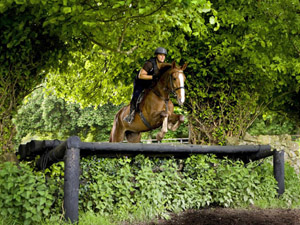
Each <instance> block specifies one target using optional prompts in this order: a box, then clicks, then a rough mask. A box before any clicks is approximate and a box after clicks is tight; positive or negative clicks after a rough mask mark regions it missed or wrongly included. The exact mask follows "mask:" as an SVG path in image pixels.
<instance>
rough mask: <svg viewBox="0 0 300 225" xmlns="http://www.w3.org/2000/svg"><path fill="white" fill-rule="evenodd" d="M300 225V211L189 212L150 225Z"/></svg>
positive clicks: (226, 210)
mask: <svg viewBox="0 0 300 225" xmlns="http://www.w3.org/2000/svg"><path fill="white" fill-rule="evenodd" d="M216 224H218V225H271V224H272V225H300V209H298V210H294V209H224V208H215V209H212V208H211V209H202V210H188V211H186V212H182V213H179V214H176V215H175V214H174V215H172V216H171V219H170V220H159V221H155V222H151V223H148V225H216Z"/></svg>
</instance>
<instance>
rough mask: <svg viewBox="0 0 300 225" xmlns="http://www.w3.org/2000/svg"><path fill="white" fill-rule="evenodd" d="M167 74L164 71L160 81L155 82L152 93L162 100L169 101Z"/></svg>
mask: <svg viewBox="0 0 300 225" xmlns="http://www.w3.org/2000/svg"><path fill="white" fill-rule="evenodd" d="M168 78H169V73H168V71H166V72H165V73H164V74H163V75H162V77H161V79H160V80H159V81H158V82H157V84H156V85H155V87H154V88H153V92H154V93H155V94H156V95H158V96H159V97H161V98H162V99H164V100H165V99H169V94H170V90H169V89H170V88H169V86H168V85H169V79H168Z"/></svg>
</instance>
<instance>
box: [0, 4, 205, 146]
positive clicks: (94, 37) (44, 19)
mask: <svg viewBox="0 0 300 225" xmlns="http://www.w3.org/2000/svg"><path fill="white" fill-rule="evenodd" d="M209 10H210V3H209V2H206V1H205V0H203V1H190V0H185V1H182V0H171V1H165V0H159V1H150V0H146V1H132V0H128V1H119V0H111V1H81V0H72V1H66V0H58V1H54V0H53V1H45V0H25V1H20V0H4V1H1V4H0V13H1V17H0V30H1V33H0V51H1V56H0V74H1V76H0V93H1V94H0V106H1V107H0V151H12V150H13V146H12V139H13V137H14V135H15V129H14V126H13V124H12V121H11V119H12V117H13V115H14V114H16V111H17V108H18V106H19V105H20V104H21V102H22V100H23V98H24V97H25V96H26V95H27V94H29V93H30V92H31V91H32V90H33V89H34V88H35V87H36V86H37V85H39V84H40V83H41V82H42V80H43V79H44V78H45V75H46V74H47V73H50V74H52V75H53V76H51V78H52V79H50V82H51V83H52V84H53V85H54V86H55V87H56V88H57V93H58V92H59V93H61V95H63V96H65V97H66V98H69V99H71V100H81V102H82V103H83V104H84V105H88V104H90V103H92V104H94V105H99V104H103V103H107V101H108V99H111V100H114V101H118V102H122V101H123V100H124V99H125V98H128V96H130V94H129V92H130V91H129V88H130V87H128V84H129V83H130V82H129V79H128V78H129V77H130V76H131V73H132V71H133V69H134V68H136V66H135V65H134V63H133V62H135V61H136V59H137V58H143V57H145V56H146V55H149V53H150V49H151V51H153V48H154V46H155V47H156V46H157V45H158V44H164V43H165V42H167V40H168V38H169V37H170V36H172V35H173V34H172V32H170V29H172V28H173V27H175V26H176V27H178V28H180V29H182V30H186V31H189V30H191V28H190V25H189V24H190V23H193V24H195V28H194V29H197V30H198V33H199V32H200V31H201V29H202V27H203V20H202V13H203V12H207V11H209ZM186 14H188V15H190V16H188V17H186V16H185V15H186ZM200 33H201V32H200ZM178 41H185V40H184V37H183V36H182V37H181V38H180V39H179V40H178ZM170 45H171V44H170ZM126 65H127V67H126ZM129 65H130V66H129ZM124 67H125V68H127V69H125V68H124ZM121 72H122V73H121ZM120 74H122V76H121V75H120ZM56 75H57V76H56ZM124 80H126V82H124V83H123V81H124ZM116 85H117V86H116Z"/></svg>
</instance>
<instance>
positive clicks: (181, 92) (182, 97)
mask: <svg viewBox="0 0 300 225" xmlns="http://www.w3.org/2000/svg"><path fill="white" fill-rule="evenodd" d="M179 81H180V87H182V88H180V89H179V90H180V102H179V105H182V104H183V103H184V101H185V92H184V75H183V73H179Z"/></svg>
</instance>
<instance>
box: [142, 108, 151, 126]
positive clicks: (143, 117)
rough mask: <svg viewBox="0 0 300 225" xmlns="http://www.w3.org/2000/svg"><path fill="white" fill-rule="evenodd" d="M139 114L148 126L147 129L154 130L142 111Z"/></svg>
mask: <svg viewBox="0 0 300 225" xmlns="http://www.w3.org/2000/svg"><path fill="white" fill-rule="evenodd" d="M139 114H140V117H141V119H142V121H143V123H144V124H145V125H146V127H148V128H149V129H152V127H151V125H150V124H149V123H148V121H147V120H146V118H145V116H144V115H143V113H142V110H141V111H139Z"/></svg>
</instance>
